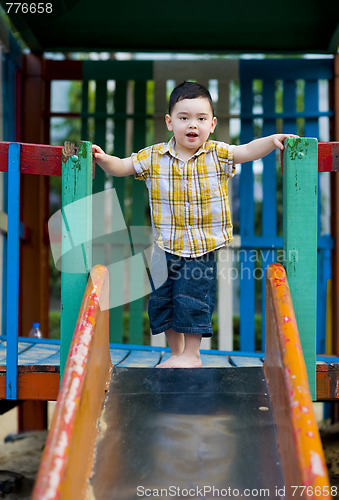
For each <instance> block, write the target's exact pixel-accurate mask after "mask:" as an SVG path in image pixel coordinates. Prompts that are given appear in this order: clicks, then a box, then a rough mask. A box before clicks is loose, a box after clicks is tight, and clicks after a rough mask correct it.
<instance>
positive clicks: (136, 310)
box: [129, 81, 146, 344]
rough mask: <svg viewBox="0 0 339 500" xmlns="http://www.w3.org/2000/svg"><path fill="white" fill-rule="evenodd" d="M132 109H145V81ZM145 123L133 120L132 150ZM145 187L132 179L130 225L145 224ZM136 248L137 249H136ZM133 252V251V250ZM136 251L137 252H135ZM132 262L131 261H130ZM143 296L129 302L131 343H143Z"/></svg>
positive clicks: (137, 278)
mask: <svg viewBox="0 0 339 500" xmlns="http://www.w3.org/2000/svg"><path fill="white" fill-rule="evenodd" d="M134 110H135V111H136V112H137V113H145V111H146V82H145V81H144V82H135V89H134ZM145 140H146V124H145V119H144V118H136V119H135V122H134V143H133V147H134V151H138V150H140V149H142V148H144V147H145ZM145 205H146V187H145V183H144V182H141V181H134V182H133V185H132V226H143V225H144V224H145ZM137 250H138V249H137ZM133 253H135V252H134V251H133ZM137 253H138V252H137ZM132 262H133V263H132ZM134 262H135V259H131V263H132V265H131V268H130V274H131V276H130V287H131V289H132V287H133V289H134V291H136V292H137V295H139V294H138V291H140V293H142V289H143V287H144V282H145V272H146V268H145V266H144V265H143V266H140V264H138V263H137V264H136V265H134ZM144 300H145V299H144V297H142V298H140V299H138V300H134V301H133V302H131V303H130V323H129V342H130V343H132V344H142V343H143V338H142V336H143V311H144Z"/></svg>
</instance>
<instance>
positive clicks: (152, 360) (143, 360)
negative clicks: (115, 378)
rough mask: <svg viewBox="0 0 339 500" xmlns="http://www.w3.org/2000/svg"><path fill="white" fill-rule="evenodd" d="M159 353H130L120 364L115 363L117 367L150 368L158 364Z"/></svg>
mask: <svg viewBox="0 0 339 500" xmlns="http://www.w3.org/2000/svg"><path fill="white" fill-rule="evenodd" d="M159 360H160V353H159V352H157V351H132V352H131V353H130V354H129V355H128V356H127V358H125V359H124V360H123V361H122V362H121V363H117V365H116V366H119V367H125V368H126V367H128V368H132V367H139V368H152V367H154V366H156V365H157V364H158V363H159Z"/></svg>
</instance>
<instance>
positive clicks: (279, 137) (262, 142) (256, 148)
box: [233, 134, 298, 163]
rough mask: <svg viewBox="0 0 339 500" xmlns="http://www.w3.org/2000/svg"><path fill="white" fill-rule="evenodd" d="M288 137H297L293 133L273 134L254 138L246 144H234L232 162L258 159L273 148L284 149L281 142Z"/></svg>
mask: <svg viewBox="0 0 339 500" xmlns="http://www.w3.org/2000/svg"><path fill="white" fill-rule="evenodd" d="M288 137H298V136H297V135H294V134H273V135H269V136H267V137H261V138H260V139H255V140H254V141H252V142H249V143H248V144H242V145H241V146H235V148H234V150H233V157H234V163H245V162H246V161H254V160H259V158H262V157H263V156H266V155H268V154H269V153H271V151H273V150H274V149H275V148H279V149H281V150H282V149H284V145H283V142H284V140H285V139H287V138H288Z"/></svg>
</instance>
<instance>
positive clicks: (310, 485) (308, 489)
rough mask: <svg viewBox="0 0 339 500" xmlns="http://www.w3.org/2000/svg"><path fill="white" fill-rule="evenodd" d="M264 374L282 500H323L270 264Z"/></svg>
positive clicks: (302, 391) (294, 349) (295, 350)
mask: <svg viewBox="0 0 339 500" xmlns="http://www.w3.org/2000/svg"><path fill="white" fill-rule="evenodd" d="M265 297H266V298H265V302H266V304H265V310H266V313H265V331H266V332H265V335H266V338H265V363H264V367H265V373H266V378H267V381H268V385H269V387H270V394H271V398H272V405H273V412H274V417H275V422H276V428H277V439H278V446H279V453H280V458H281V465H282V471H283V475H284V481H285V485H286V496H285V498H287V499H294V500H295V499H296V498H305V499H308V500H310V499H311V498H312V499H319V498H321V499H329V498H332V496H331V486H330V483H329V478H328V473H327V467H326V464H325V459H324V453H323V448H322V444H321V440H320V436H319V431H318V427H317V423H316V419H315V416H314V413H313V403H312V398H311V393H310V390H309V385H308V379H307V373H306V367H305V362H304V357H303V353H302V348H301V344H300V339H299V333H298V327H297V323H296V319H295V315H294V309H293V304H292V299H291V294H290V289H289V286H288V283H287V278H286V272H285V269H284V268H283V266H281V265H280V264H271V265H270V266H269V267H268V270H267V273H266V289H265Z"/></svg>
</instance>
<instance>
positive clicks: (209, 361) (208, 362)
mask: <svg viewBox="0 0 339 500" xmlns="http://www.w3.org/2000/svg"><path fill="white" fill-rule="evenodd" d="M201 361H202V367H203V368H230V367H231V366H232V365H231V363H230V362H229V361H228V359H227V357H226V356H218V355H217V354H201Z"/></svg>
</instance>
